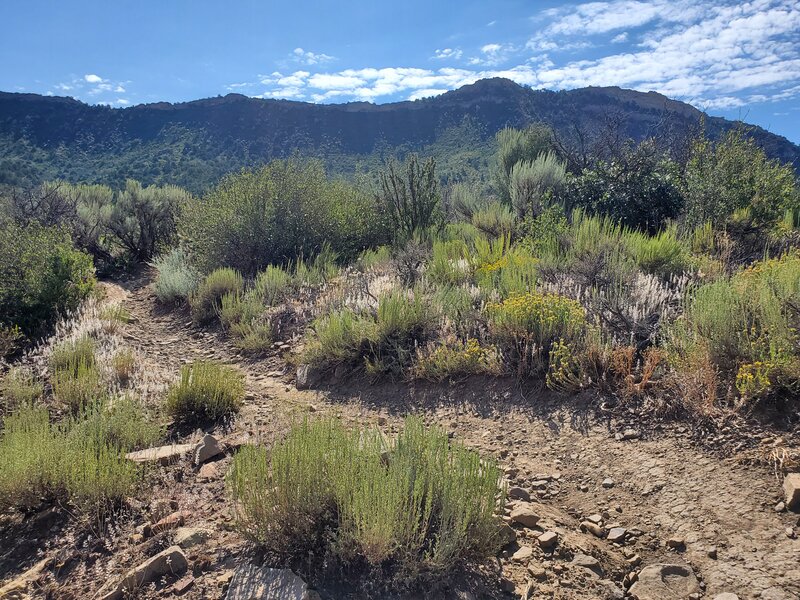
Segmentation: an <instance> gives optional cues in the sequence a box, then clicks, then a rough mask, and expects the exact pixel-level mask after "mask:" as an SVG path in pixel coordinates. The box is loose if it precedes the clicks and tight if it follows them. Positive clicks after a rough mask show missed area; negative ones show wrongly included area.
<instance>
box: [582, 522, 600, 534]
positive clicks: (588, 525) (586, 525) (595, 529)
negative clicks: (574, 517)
mask: <svg viewBox="0 0 800 600" xmlns="http://www.w3.org/2000/svg"><path fill="white" fill-rule="evenodd" d="M581 531H588V532H589V533H591V534H592V535H594V536H595V537H603V528H602V527H600V526H599V525H597V524H596V523H592V522H591V521H583V522H582V523H581Z"/></svg>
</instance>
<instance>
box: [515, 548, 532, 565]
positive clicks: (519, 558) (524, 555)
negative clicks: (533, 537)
mask: <svg viewBox="0 0 800 600" xmlns="http://www.w3.org/2000/svg"><path fill="white" fill-rule="evenodd" d="M531 556H533V548H531V547H530V546H522V547H521V548H520V549H519V550H517V551H516V552H514V554H513V555H512V556H511V560H513V561H516V562H526V561H528V560H530V558H531Z"/></svg>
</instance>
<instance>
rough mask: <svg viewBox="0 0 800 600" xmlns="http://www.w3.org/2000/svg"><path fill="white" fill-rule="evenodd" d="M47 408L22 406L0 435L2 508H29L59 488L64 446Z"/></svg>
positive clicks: (10, 418)
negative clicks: (61, 446) (61, 447)
mask: <svg viewBox="0 0 800 600" xmlns="http://www.w3.org/2000/svg"><path fill="white" fill-rule="evenodd" d="M56 435H57V432H56V431H54V430H53V428H52V427H51V425H50V415H49V414H48V412H47V409H46V408H43V407H33V406H31V405H26V406H21V407H20V408H18V409H17V410H16V411H14V413H12V414H11V415H9V416H8V417H6V419H5V422H4V429H3V431H2V437H0V460H1V461H2V463H3V468H2V469H0V508H2V509H4V510H5V509H8V508H13V507H16V508H21V509H29V508H33V507H35V506H37V505H38V504H39V503H40V502H41V499H42V498H47V497H52V496H54V495H55V494H56V493H57V492H58V491H59V487H60V485H59V483H60V482H59V479H60V465H59V461H60V458H61V456H63V455H62V454H61V449H60V448H58V447H56V444H55V442H54V440H55V438H56Z"/></svg>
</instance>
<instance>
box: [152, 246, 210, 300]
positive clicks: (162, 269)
mask: <svg viewBox="0 0 800 600" xmlns="http://www.w3.org/2000/svg"><path fill="white" fill-rule="evenodd" d="M152 264H153V266H154V267H155V269H156V271H158V275H157V276H156V280H155V283H154V285H153V289H154V290H155V293H156V297H158V300H159V301H160V302H163V303H165V304H167V303H176V302H183V301H184V300H187V299H189V297H190V296H191V295H192V293H193V292H194V291H195V289H196V288H197V285H198V283H199V282H200V274H199V273H198V272H197V271H196V270H195V269H194V268H193V267H192V265H191V263H190V262H189V255H188V254H187V252H186V251H185V250H184V249H183V248H173V249H172V250H170V251H169V252H167V253H166V254H162V255H161V256H159V257H157V258H156V259H155V260H154V261H153V263H152Z"/></svg>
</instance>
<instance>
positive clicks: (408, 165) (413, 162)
mask: <svg viewBox="0 0 800 600" xmlns="http://www.w3.org/2000/svg"><path fill="white" fill-rule="evenodd" d="M380 186H381V189H380V197H381V199H382V200H383V202H384V203H385V204H386V206H387V208H388V211H389V214H390V216H391V219H392V225H393V226H394V231H395V235H396V236H400V237H403V238H405V239H409V238H411V237H412V236H413V235H414V233H415V232H417V231H422V230H425V229H428V228H430V227H439V226H441V225H442V224H443V222H444V215H443V213H442V199H441V195H440V193H439V182H438V181H437V179H436V161H435V160H434V159H433V158H429V159H427V160H426V161H425V162H424V163H420V160H419V157H418V156H417V155H416V154H411V155H409V156H408V158H406V161H405V164H404V165H403V166H401V165H399V164H398V163H397V161H395V160H390V161H389V162H388V164H387V166H386V170H385V171H383V172H382V173H381V174H380Z"/></svg>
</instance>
